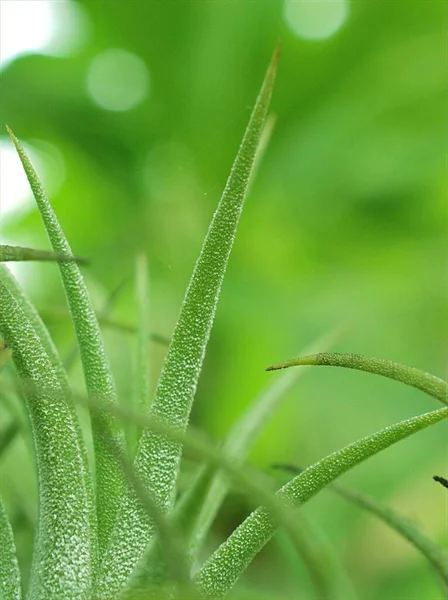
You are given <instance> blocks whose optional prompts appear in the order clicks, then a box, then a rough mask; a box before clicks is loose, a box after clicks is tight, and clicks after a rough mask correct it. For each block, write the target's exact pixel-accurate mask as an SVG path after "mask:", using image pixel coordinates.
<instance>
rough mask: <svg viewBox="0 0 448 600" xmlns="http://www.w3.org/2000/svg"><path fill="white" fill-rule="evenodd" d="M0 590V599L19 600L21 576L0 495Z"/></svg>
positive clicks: (11, 534) (20, 596) (9, 524)
mask: <svg viewBox="0 0 448 600" xmlns="http://www.w3.org/2000/svg"><path fill="white" fill-rule="evenodd" d="M0 548H1V549H2V550H1V552H0V590H1V597H2V600H21V598H22V589H21V583H20V582H21V577H20V570H19V563H18V561H17V552H16V547H15V544H14V537H13V533H12V527H11V523H10V522H9V519H8V515H7V514H6V509H5V506H4V504H3V500H2V499H1V497H0Z"/></svg>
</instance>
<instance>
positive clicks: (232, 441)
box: [173, 333, 339, 549]
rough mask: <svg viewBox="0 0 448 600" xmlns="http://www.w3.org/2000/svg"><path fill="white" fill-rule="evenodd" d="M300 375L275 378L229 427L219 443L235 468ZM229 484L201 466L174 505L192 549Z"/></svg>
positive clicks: (328, 339) (198, 544) (320, 345)
mask: <svg viewBox="0 0 448 600" xmlns="http://www.w3.org/2000/svg"><path fill="white" fill-rule="evenodd" d="M338 335H339V334H338V333H333V334H330V335H328V336H325V337H324V338H323V339H321V340H319V341H317V342H316V343H315V344H313V346H312V347H311V348H310V349H309V350H310V351H311V352H313V351H315V350H316V349H318V348H320V349H321V348H326V347H328V346H329V345H331V344H332V343H333V342H334V339H335V337H337V336H338ZM304 372H305V371H299V370H291V371H286V372H285V373H283V374H282V375H281V376H280V377H278V378H276V380H275V381H273V382H272V383H271V385H269V386H268V387H267V388H266V389H265V390H264V391H263V392H262V393H261V394H260V395H259V396H258V397H257V398H255V400H254V401H253V402H252V403H251V404H250V406H249V407H248V409H247V410H246V411H245V412H244V413H243V415H242V416H241V417H240V418H239V419H238V421H237V422H236V423H235V424H234V425H233V426H232V428H231V430H230V431H229V433H228V434H227V436H226V438H225V440H224V442H223V444H222V452H223V453H224V454H225V455H226V456H227V457H228V458H230V459H231V460H233V461H235V465H238V464H241V463H242V462H243V461H244V460H245V458H246V456H247V454H248V452H249V450H250V448H251V447H252V445H253V443H254V442H255V440H256V438H257V436H258V435H259V433H260V432H261V430H262V428H263V427H264V426H265V425H266V424H267V423H268V421H269V420H270V419H271V418H272V416H273V415H274V413H275V412H276V411H277V410H278V409H279V408H280V407H281V405H282V401H283V400H284V399H285V397H286V395H287V393H288V391H289V390H290V389H291V388H292V387H293V386H294V384H295V383H296V381H297V380H298V379H299V377H300V374H302V373H304ZM211 472H212V473H213V478H212V476H211ZM207 482H208V483H207ZM229 483H230V482H229V479H228V477H227V476H226V475H225V474H224V473H222V472H218V473H215V470H214V468H213V467H211V466H210V465H204V467H202V469H201V471H200V473H199V475H198V477H197V478H196V480H195V482H194V484H193V485H192V486H191V488H190V489H189V490H188V491H187V492H186V493H185V494H184V497H183V498H181V500H180V502H179V503H178V505H177V506H176V509H175V512H174V515H173V518H174V520H175V522H176V523H177V525H178V527H180V528H181V529H182V530H183V531H184V532H185V534H186V535H188V536H189V537H190V539H191V544H192V546H193V548H194V549H199V548H200V547H201V546H202V544H203V542H204V540H205V537H206V535H207V533H208V531H209V530H210V527H211V525H212V523H213V521H214V520H215V517H216V514H217V512H218V510H219V508H220V506H221V504H222V502H223V500H224V498H225V496H226V494H227V492H228V490H229ZM198 507H200V509H199V508H198Z"/></svg>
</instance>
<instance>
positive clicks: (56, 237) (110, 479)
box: [7, 127, 124, 555]
mask: <svg viewBox="0 0 448 600" xmlns="http://www.w3.org/2000/svg"><path fill="white" fill-rule="evenodd" d="M7 131H8V133H9V135H10V137H11V140H12V142H13V144H14V146H15V148H16V150H17V153H18V155H19V157H20V160H21V162H22V165H23V168H24V170H25V173H26V176H27V178H28V182H29V184H30V187H31V190H32V192H33V195H34V198H35V200H36V204H37V206H38V209H39V211H40V214H41V217H42V220H43V223H44V226H45V229H46V231H47V235H48V238H49V240H50V243H51V246H52V248H53V251H54V252H57V253H62V254H64V255H69V256H72V251H71V248H70V245H69V243H68V241H67V239H66V237H65V235H64V232H63V230H62V227H61V225H60V224H59V221H58V219H57V217H56V214H55V212H54V211H53V208H52V206H51V204H50V202H49V200H48V198H47V195H46V193H45V190H44V188H43V186H42V184H41V182H40V180H39V177H38V175H37V173H36V171H35V169H34V167H33V165H32V164H31V162H30V160H29V158H28V156H27V154H26V152H25V150H24V149H23V147H22V145H21V143H20V142H19V140H18V139H17V138H16V136H15V135H14V133H13V132H12V131H11V129H9V127H7ZM58 265H59V271H60V274H61V278H62V282H63V286H64V289H65V294H66V297H67V301H68V305H69V309H70V313H71V316H72V321H73V326H74V329H75V333H76V336H77V339H78V344H79V349H80V353H81V362H82V366H83V371H84V379H85V382H86V387H87V391H88V393H89V395H91V396H93V397H99V398H102V399H104V400H105V401H107V402H110V403H112V404H116V403H117V394H116V390H115V383H114V379H113V376H112V372H111V370H110V366H109V361H108V358H107V355H106V351H105V348H104V344H103V340H102V336H101V331H100V328H99V325H98V320H97V318H96V314H95V311H94V310H93V307H92V304H91V302H90V297H89V292H88V290H87V287H86V285H85V282H84V278H83V276H82V274H81V271H80V269H79V267H78V265H77V264H76V263H75V262H59V263H58ZM91 417H92V432H93V442H94V449H95V468H96V494H97V518H98V535H99V551H100V555H101V554H102V553H103V551H104V549H105V547H106V544H107V540H108V538H109V535H110V531H111V530H112V527H113V523H114V521H115V517H116V513H117V511H118V507H119V505H120V502H121V500H122V496H123V486H124V479H123V474H122V473H121V470H120V467H119V465H118V463H117V461H116V459H115V458H114V457H113V456H111V454H110V450H109V447H108V444H107V441H106V439H105V438H104V434H103V433H102V432H103V431H104V427H107V429H108V430H109V431H110V432H111V435H113V436H114V437H115V439H116V442H117V444H119V445H120V446H121V447H122V448H124V436H123V432H122V430H121V429H120V427H119V424H118V423H117V422H116V421H115V420H113V419H112V418H111V417H110V416H109V415H108V414H106V413H103V414H96V415H91ZM98 420H99V422H98Z"/></svg>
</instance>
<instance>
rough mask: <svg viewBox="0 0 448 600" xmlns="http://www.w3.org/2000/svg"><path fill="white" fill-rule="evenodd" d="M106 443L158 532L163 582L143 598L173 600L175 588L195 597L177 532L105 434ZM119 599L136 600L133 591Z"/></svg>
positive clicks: (127, 461)
mask: <svg viewBox="0 0 448 600" xmlns="http://www.w3.org/2000/svg"><path fill="white" fill-rule="evenodd" d="M104 436H105V439H108V440H109V445H110V446H109V447H110V451H111V453H112V454H113V455H115V457H116V458H117V461H119V463H120V465H121V468H122V470H123V473H124V474H125V476H126V478H127V480H128V482H129V484H130V486H131V487H132V488H133V489H134V491H135V493H136V495H137V497H138V499H139V501H140V502H141V505H142V507H143V509H144V510H145V512H146V514H147V515H148V517H149V518H150V519H151V521H152V522H153V523H154V526H155V529H156V531H157V538H158V549H159V551H160V553H161V555H162V556H163V558H164V563H165V565H166V566H167V569H164V572H163V579H162V581H161V582H160V583H161V585H158V586H157V588H155V589H154V588H153V589H152V590H151V589H149V588H147V587H145V591H144V592H145V593H144V596H143V597H144V598H145V600H147V599H148V598H154V599H157V600H163V599H164V598H166V599H167V600H168V599H170V600H171V599H172V597H173V591H174V589H176V588H175V586H177V590H179V591H180V590H182V592H184V593H186V594H189V595H185V598H190V597H191V598H193V597H196V593H194V585H193V582H192V580H191V577H190V563H189V558H188V553H187V551H186V548H185V547H184V545H183V543H182V542H181V539H180V537H179V535H178V533H177V531H176V530H175V529H174V528H173V527H172V525H171V523H170V521H169V520H168V518H167V517H166V516H165V515H164V514H163V512H162V511H161V510H160V508H159V507H158V506H157V504H156V502H155V500H154V498H153V496H152V493H151V492H150V491H149V490H147V489H146V486H145V485H144V483H143V482H142V480H141V479H140V477H139V476H138V475H137V473H136V472H135V469H134V467H133V465H132V463H131V461H130V460H129V459H128V458H127V457H126V456H125V455H124V454H123V453H122V452H121V449H120V448H119V447H118V446H117V444H116V443H115V441H114V439H113V438H112V437H111V436H110V435H109V433H108V432H107V431H106V430H105V431H104ZM120 598H129V600H136V596H135V594H134V592H133V591H130V596H128V595H127V590H124V592H122V594H120Z"/></svg>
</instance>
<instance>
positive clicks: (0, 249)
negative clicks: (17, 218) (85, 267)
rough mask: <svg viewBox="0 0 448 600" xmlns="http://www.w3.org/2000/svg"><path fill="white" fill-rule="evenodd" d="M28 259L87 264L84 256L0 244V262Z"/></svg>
mask: <svg viewBox="0 0 448 600" xmlns="http://www.w3.org/2000/svg"><path fill="white" fill-rule="evenodd" d="M28 260H39V261H58V262H77V263H82V264H87V262H88V261H87V260H86V259H85V258H79V257H77V256H70V255H69V254H63V253H62V252H48V251H47V250H35V249H34V248H26V247H24V246H8V245H5V244H0V262H18V261H20V262H22V261H28Z"/></svg>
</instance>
